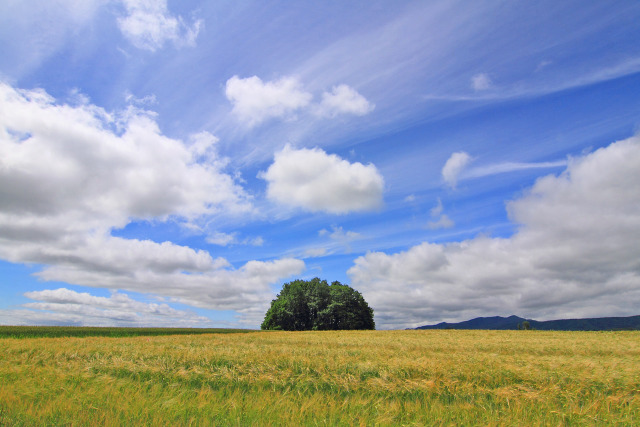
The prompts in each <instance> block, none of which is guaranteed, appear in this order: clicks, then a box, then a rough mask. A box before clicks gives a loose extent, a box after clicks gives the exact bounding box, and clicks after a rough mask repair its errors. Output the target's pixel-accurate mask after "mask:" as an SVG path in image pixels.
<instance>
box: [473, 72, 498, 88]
mask: <svg viewBox="0 0 640 427" xmlns="http://www.w3.org/2000/svg"><path fill="white" fill-rule="evenodd" d="M491 86H493V82H492V81H491V78H490V77H489V75H488V74H485V73H481V74H476V75H475V76H473V77H471V87H472V88H473V90H475V91H482V90H487V89H490V88H491Z"/></svg>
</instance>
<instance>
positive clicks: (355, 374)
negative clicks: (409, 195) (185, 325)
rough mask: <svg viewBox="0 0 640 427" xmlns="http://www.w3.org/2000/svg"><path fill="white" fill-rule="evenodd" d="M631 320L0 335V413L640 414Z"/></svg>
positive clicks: (252, 418)
mask: <svg viewBox="0 0 640 427" xmlns="http://www.w3.org/2000/svg"><path fill="white" fill-rule="evenodd" d="M639 396H640V333H638V332H543V331H453V330H448V331H366V332H365V331H362V332H355V331H349V332H346V331H345V332H254V333H250V334H211V335H181V336H151V337H145V336H142V337H128V338H106V337H86V338H27V339H13V338H6V339H1V340H0V425H3V426H4V425H7V426H13V425H107V426H109V425H131V424H137V425H140V424H143V425H278V424H279V425H634V424H635V425H637V424H639V423H640V398H639Z"/></svg>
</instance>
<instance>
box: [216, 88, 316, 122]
mask: <svg viewBox="0 0 640 427" xmlns="http://www.w3.org/2000/svg"><path fill="white" fill-rule="evenodd" d="M225 94H226V96H227V99H228V100H229V101H231V103H232V104H233V113H234V114H236V115H237V116H238V118H239V119H240V120H242V121H244V122H246V123H247V124H248V125H249V126H255V125H257V124H260V123H262V122H263V121H265V120H267V119H270V118H282V117H289V116H290V115H291V114H292V113H294V112H295V111H296V110H299V109H301V108H303V107H306V106H307V105H308V104H309V102H311V98H312V96H311V94H310V93H308V92H305V91H304V90H303V89H302V88H301V85H300V83H299V82H298V81H297V80H296V79H295V78H293V77H283V78H282V79H280V80H276V81H270V82H266V83H264V82H263V81H262V80H261V79H260V78H259V77H257V76H253V77H248V78H245V79H241V78H239V77H238V76H233V77H231V78H230V79H229V80H227V84H226V89H225Z"/></svg>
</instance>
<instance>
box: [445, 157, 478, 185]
mask: <svg viewBox="0 0 640 427" xmlns="http://www.w3.org/2000/svg"><path fill="white" fill-rule="evenodd" d="M469 162H471V156H469V154H467V153H465V152H464V151H460V152H456V153H453V154H452V155H451V157H449V159H448V160H447V162H446V163H445V164H444V167H443V168H442V178H444V181H445V182H446V183H447V185H449V187H451V188H456V185H457V183H458V176H459V175H460V173H461V172H462V171H463V170H464V168H465V167H466V166H467V165H468V164H469Z"/></svg>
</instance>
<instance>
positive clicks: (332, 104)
mask: <svg viewBox="0 0 640 427" xmlns="http://www.w3.org/2000/svg"><path fill="white" fill-rule="evenodd" d="M374 108H375V105H374V104H372V103H371V102H369V101H367V99H366V98H365V97H364V96H362V95H360V94H359V93H358V92H357V91H356V90H355V89H353V88H351V87H349V86H347V85H345V84H341V85H338V86H334V87H333V88H332V89H331V92H324V93H323V94H322V101H321V102H320V105H319V109H318V111H319V113H320V114H321V115H325V116H331V117H335V116H336V115H338V114H354V115H356V116H364V115H365V114H369V113H370V112H371V111H373V109H374Z"/></svg>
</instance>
